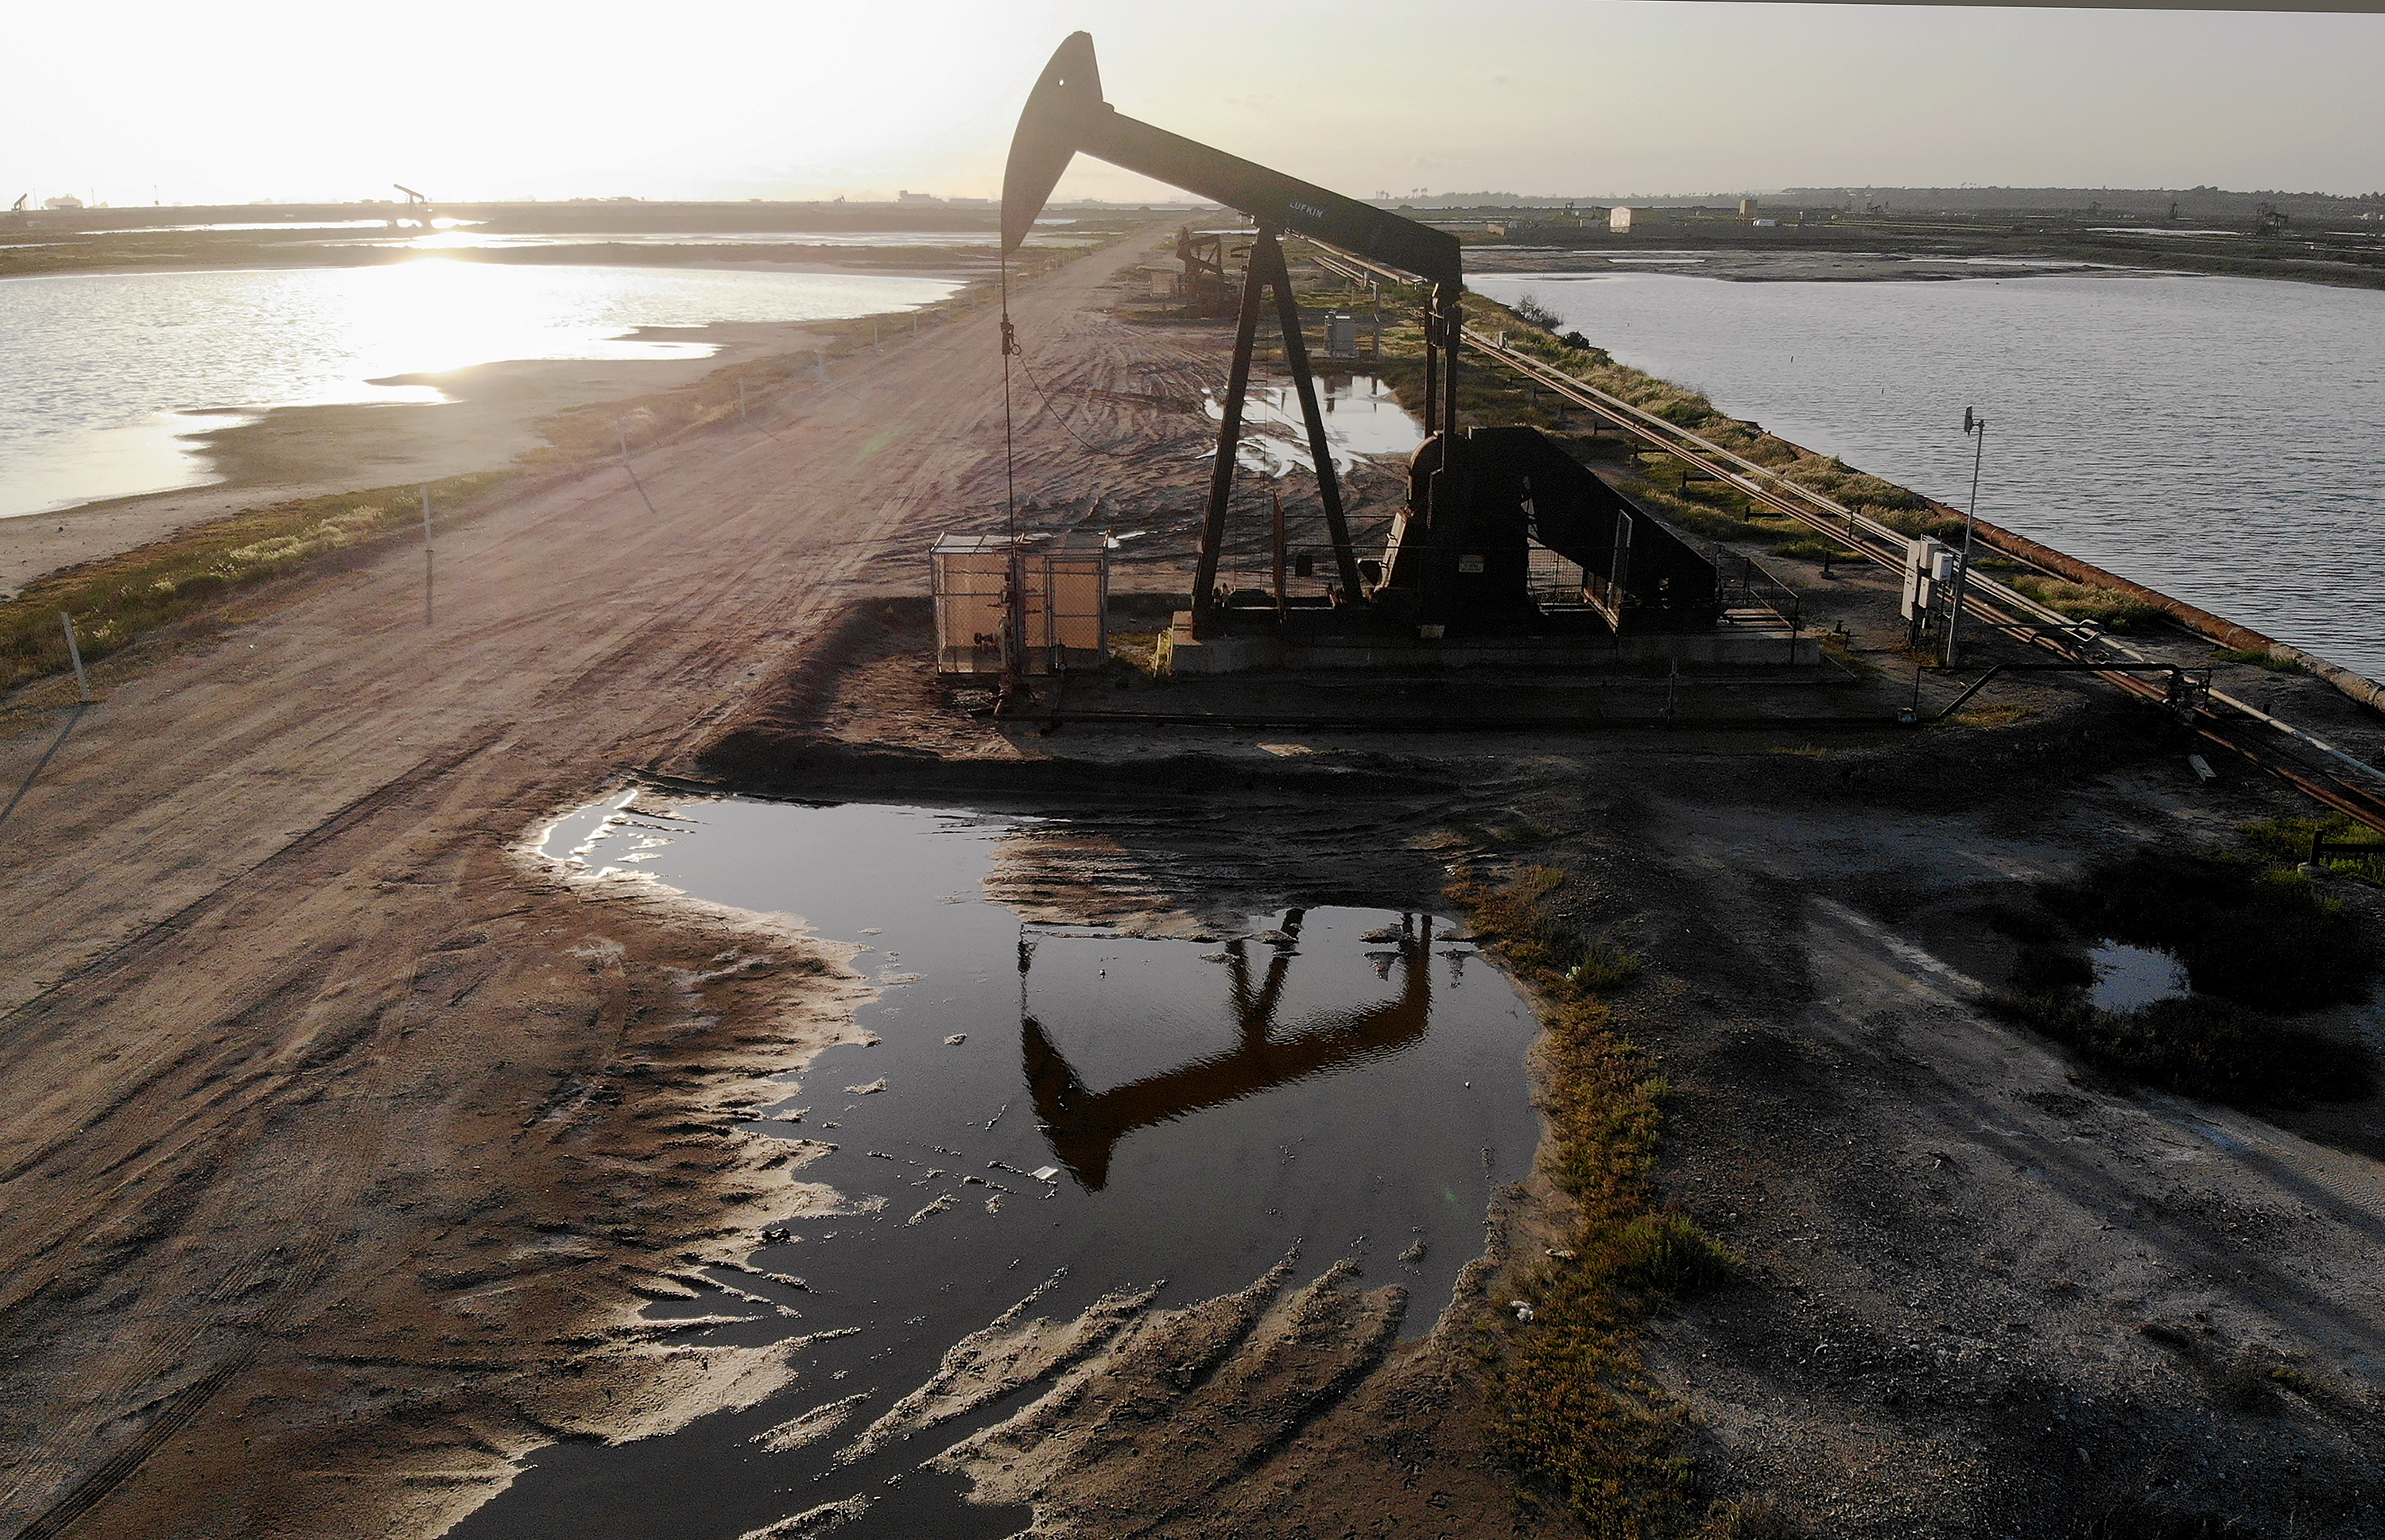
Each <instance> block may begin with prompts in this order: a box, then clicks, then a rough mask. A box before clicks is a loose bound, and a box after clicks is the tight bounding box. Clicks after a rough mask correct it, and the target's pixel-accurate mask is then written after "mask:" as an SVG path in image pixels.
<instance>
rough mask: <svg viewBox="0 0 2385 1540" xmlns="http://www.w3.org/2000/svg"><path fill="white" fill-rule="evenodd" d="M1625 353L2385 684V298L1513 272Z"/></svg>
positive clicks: (2134, 286)
mask: <svg viewBox="0 0 2385 1540" xmlns="http://www.w3.org/2000/svg"><path fill="white" fill-rule="evenodd" d="M1478 286H1479V287H1480V289H1481V290H1482V291H1483V292H1484V293H1486V294H1491V295H1492V296H1493V297H1495V298H1498V299H1502V300H1513V299H1515V298H1517V296H1519V295H1522V294H1530V295H1532V296H1533V297H1534V298H1535V299H1537V300H1539V301H1540V302H1541V303H1542V304H1543V305H1546V306H1548V307H1550V308H1551V309H1553V310H1555V311H1556V312H1557V313H1558V314H1559V315H1561V316H1563V317H1564V318H1565V321H1566V324H1567V326H1569V327H1578V328H1580V330H1581V331H1582V332H1584V333H1585V334H1586V335H1587V336H1588V337H1589V338H1590V340H1591V341H1592V342H1593V343H1596V344H1599V345H1600V346H1602V347H1605V348H1606V349H1608V350H1609V351H1610V352H1612V353H1613V354H1614V355H1615V357H1617V359H1618V360H1619V361H1621V362H1624V363H1628V364H1630V365H1633V366H1635V367H1637V368H1640V369H1646V370H1648V371H1649V372H1650V373H1652V374H1655V375H1659V376H1661V377H1663V378H1665V379H1667V380H1671V381H1675V382H1679V383H1681V384H1685V385H1691V386H1694V387H1695V388H1697V389H1699V390H1702V391H1704V392H1705V393H1706V394H1708V396H1709V397H1710V398H1711V399H1712V400H1713V401H1714V403H1715V404H1716V405H1717V407H1721V408H1722V409H1723V410H1725V411H1727V412H1729V413H1730V414H1732V415H1733V416H1736V417H1742V418H1752V419H1755V420H1757V421H1760V422H1762V423H1763V424H1764V426H1765V427H1766V428H1767V429H1769V430H1771V431H1772V432H1776V433H1779V434H1780V435H1782V436H1783V437H1785V438H1789V439H1792V440H1794V441H1795V442H1797V443H1799V444H1804V445H1805V446H1806V447H1808V448H1811V449H1815V450H1818V451H1820V452H1822V453H1824V454H1834V455H1838V456H1841V457H1843V458H1845V459H1846V460H1847V462H1848V463H1849V464H1852V465H1854V466H1857V467H1859V468H1861V469H1863V470H1869V471H1873V472H1875V473H1877V474H1879V475H1881V476H1885V477H1887V478H1888V479H1889V480H1891V481H1894V482H1902V483H1904V484H1905V485H1908V486H1911V487H1913V488H1915V489H1916V490H1917V491H1921V492H1925V493H1928V494H1929V495H1931V496H1934V497H1938V498H1940V499H1942V500H1943V501H1945V502H1948V503H1951V504H1953V505H1954V506H1955V507H1965V506H1967V504H1968V503H1969V501H1970V491H1971V451H1972V443H1971V441H1969V440H1967V439H1966V438H1965V437H1964V436H1963V432H1962V420H1963V408H1964V407H1976V408H1978V409H1979V410H1980V411H1982V412H1984V413H1985V414H1986V415H1987V417H1988V419H1989V420H1990V423H1991V428H1990V432H1991V434H1992V436H1991V437H1990V439H1989V440H1988V444H1987V450H1986V464H1985V468H1984V479H1983V482H1982V484H1981V488H1980V494H1979V513H1980V516H1981V517H1982V518H1986V519H1991V520H1995V521H1996V522H1998V523H2000V524H2003V525H2004V526H2006V527H2007V528H2010V529H2014V530H2017V531H2019V532H2021V533H2023V534H2026V535H2029V537H2030V538H2032V539H2035V540H2041V541H2043V542H2044V543H2046V544H2047V545H2053V546H2054V547H2056V548H2057V549H2060V550H2064V551H2067V552H2069V553H2071V554H2072V555H2074V556H2078V557H2083V558H2084V559H2086V560H2088V561H2092V562H2093V563H2095V564H2096V565H2098V566H2100V567H2104V568H2105V569H2107V570H2111V571H2114V572H2117V573H2119V574H2121V575H2122V576H2124V577H2129V578H2133V579H2135V580H2136V581H2138V582H2143V583H2146V584H2149V585H2151V586H2152V587H2154V588H2158V589H2160V590H2162V591H2163V592H2165V593H2168V594H2172V595H2177V596H2178V597H2179V598H2181V599H2185V600H2187V601H2189V602H2190V603H2192V604H2197V605H2200V606H2202V607H2204V608H2205V609H2208V610H2211V611H2212V612H2213V613H2215V614H2218V615H2222V616H2225V617H2227V618H2228V619H2229V620H2236V621H2239V622H2241V623H2242V624H2245V625H2249V626H2252V627H2253V628H2254V629H2255V630H2258V631H2263V632H2267V633H2269V634H2270V635H2272V636H2275V637H2278V638H2279V639H2280V640H2282V641H2288V642H2291V643H2294V644H2295V645H2299V646H2304V647H2307V648H2309V649H2310V650H2311V651H2312V652H2315V653H2317V654H2319V655H2320V656H2322V657H2328V658H2330V659H2332V660H2334V661H2336V662H2338V663H2341V664H2342V665H2344V666H2345V667H2347V668H2350V669H2354V670H2358V671H2360V672H2363V673H2366V674H2368V675H2369V676H2371V677H2372V678H2385V470H2380V462H2379V435H2380V432H2385V293H2377V292H2374V291H2370V290H2365V289H2339V288H2329V287H2327V286H2324V285H2320V284H2315V283H2288V282H2275V281H2269V280H2262V279H2237V278H2207V277H2188V276H2175V275H2166V274H2147V273H2128V274H2119V273H2113V274H2105V275H2099V276H2086V275H2080V276H2075V277H2074V276H2069V275H2049V276H2043V277H2031V278H2013V279H1988V278H1977V279H1966V280H1963V281H1961V282H1867V283H1799V282H1792V283H1732V282H1717V281H1715V280H1711V279H1701V278H1693V277H1687V276H1680V275H1675V274H1656V273H1631V274H1624V275H1600V276H1596V277H1583V276H1582V275H1579V274H1567V275H1558V274H1550V275H1514V276H1511V275H1504V274H1503V275H1499V276H1495V277H1485V278H1482V279H1481V280H1480V281H1479V284H1478Z"/></svg>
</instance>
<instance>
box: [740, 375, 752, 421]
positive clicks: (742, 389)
mask: <svg viewBox="0 0 2385 1540" xmlns="http://www.w3.org/2000/svg"><path fill="white" fill-rule="evenodd" d="M737 419H738V420H739V421H740V422H743V423H745V424H747V425H748V426H751V425H752V423H753V420H754V419H752V418H749V417H747V416H746V415H745V377H744V376H743V375H742V374H741V375H739V376H738V377H737Z"/></svg>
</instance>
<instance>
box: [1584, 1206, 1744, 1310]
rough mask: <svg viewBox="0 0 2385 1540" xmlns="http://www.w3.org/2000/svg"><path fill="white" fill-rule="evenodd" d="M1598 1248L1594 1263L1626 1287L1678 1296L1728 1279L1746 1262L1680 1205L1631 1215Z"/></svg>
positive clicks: (1689, 1293)
mask: <svg viewBox="0 0 2385 1540" xmlns="http://www.w3.org/2000/svg"><path fill="white" fill-rule="evenodd" d="M1600 1249H1601V1251H1602V1253H1603V1255H1602V1256H1600V1257H1599V1258H1598V1259H1597V1263H1596V1265H1599V1266H1603V1267H1604V1268H1605V1269H1606V1271H1607V1272H1608V1274H1609V1275H1610V1276H1611V1277H1613V1278H1614V1280H1615V1281H1616V1282H1617V1283H1619V1284H1621V1285H1622V1286H1623V1287H1625V1288H1629V1289H1635V1290H1638V1291H1641V1292H1642V1293H1654V1294H1662V1295H1667V1296H1671V1297H1673V1298H1676V1299H1679V1298H1683V1297H1686V1296H1689V1295H1692V1294H1695V1293H1697V1292H1698V1291H1700V1290H1701V1289H1705V1288H1710V1287H1712V1286H1713V1285H1714V1284H1717V1283H1724V1282H1727V1281H1728V1280H1729V1277H1730V1275H1731V1274H1732V1273H1733V1272H1734V1271H1737V1270H1738V1269H1739V1268H1740V1267H1742V1266H1743V1265H1744V1264H1743V1263H1742V1259H1741V1258H1739V1257H1738V1256H1737V1255H1735V1254H1734V1253H1732V1252H1731V1251H1730V1250H1729V1248H1728V1247H1726V1246H1723V1245H1722V1244H1721V1243H1720V1242H1718V1241H1717V1240H1716V1239H1715V1238H1714V1237H1713V1236H1711V1235H1709V1234H1707V1233H1705V1232H1704V1231H1703V1230H1701V1229H1699V1228H1698V1226H1697V1224H1696V1222H1695V1221H1692V1219H1691V1218H1690V1217H1689V1216H1688V1215H1687V1214H1684V1213H1682V1212H1680V1211H1679V1209H1667V1210H1666V1211H1665V1212H1663V1213H1658V1214H1635V1215H1633V1216H1632V1217H1631V1218H1630V1220H1628V1221H1625V1222H1624V1223H1623V1225H1622V1226H1621V1227H1620V1228H1618V1229H1617V1230H1614V1231H1612V1232H1610V1233H1608V1234H1607V1235H1606V1236H1605V1239H1604V1240H1603V1241H1602V1242H1601V1243H1600Z"/></svg>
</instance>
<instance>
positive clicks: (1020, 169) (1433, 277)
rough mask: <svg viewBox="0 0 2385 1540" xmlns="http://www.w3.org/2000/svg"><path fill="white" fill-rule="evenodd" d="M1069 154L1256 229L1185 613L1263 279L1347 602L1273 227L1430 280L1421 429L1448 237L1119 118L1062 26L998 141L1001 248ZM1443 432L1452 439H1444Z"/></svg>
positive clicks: (1345, 563)
mask: <svg viewBox="0 0 2385 1540" xmlns="http://www.w3.org/2000/svg"><path fill="white" fill-rule="evenodd" d="M1080 153H1082V154H1085V155H1090V156H1093V157H1097V158H1099V159H1102V160H1106V161H1108V162H1109V163H1110V164H1112V165H1114V166H1119V167H1123V168H1125V169H1127V170H1130V171H1137V172H1140V173H1142V174H1143V175H1144V176H1148V177H1152V178H1155V179H1156V180H1158V181H1161V182H1168V183H1170V184H1171V185H1173V186H1177V187H1181V188H1183V189H1184V190H1185V191H1186V192H1189V193H1194V194H1199V195H1201V196H1202V197H1205V198H1211V199H1215V200H1216V201H1217V202H1218V203H1221V204H1224V205H1226V206H1227V207H1230V208H1238V209H1241V210H1242V212H1243V213H1245V214H1248V215H1249V216H1251V217H1252V218H1253V219H1255V220H1256V221H1257V223H1258V227H1259V230H1258V238H1257V240H1256V241H1255V243H1254V244H1253V245H1252V248H1251V255H1250V269H1249V271H1248V272H1247V273H1246V274H1245V275H1244V279H1243V284H1242V313H1241V315H1240V316H1239V317H1238V318H1237V325H1236V328H1235V337H1234V365H1233V370H1232V372H1231V374H1230V377H1229V385H1228V389H1227V400H1226V403H1225V407H1226V411H1225V422H1224V424H1223V426H1222V428H1221V430H1220V432H1219V433H1218V440H1217V466H1216V467H1215V469H1214V470H1212V471H1211V474H1210V482H1209V506H1208V509H1207V518H1206V520H1205V523H1204V530H1203V537H1202V545H1201V562H1200V568H1199V577H1198V580H1197V582H1196V586H1195V589H1194V592H1193V605H1194V607H1195V612H1196V615H1202V616H1205V615H1206V614H1207V612H1208V609H1209V607H1210V606H1211V604H1212V595H1213V590H1214V588H1215V586H1216V582H1217V559H1218V556H1219V552H1220V549H1221V546H1222V543H1223V540H1224V532H1225V511H1226V509H1225V506H1226V498H1227V495H1228V494H1229V493H1230V490H1231V488H1232V484H1233V461H1234V450H1235V445H1236V443H1237V441H1238V440H1239V439H1240V436H1241V433H1242V403H1243V400H1244V398H1245V396H1246V394H1248V390H1249V383H1250V355H1251V350H1252V347H1253V346H1254V344H1255V342H1256V340H1257V327H1258V312H1259V307H1260V306H1261V303H1262V295H1263V293H1264V291H1265V290H1266V289H1267V288H1269V287H1272V288H1273V289H1274V290H1275V292H1276V307H1277V312H1278V317H1279V319H1280V322H1281V324H1282V327H1283V332H1284V353H1285V361H1286V363H1287V364H1288V365H1289V366H1290V368H1291V369H1292V380H1293V385H1294V388H1295V389H1296V390H1297V391H1298V392H1299V394H1300V405H1301V413H1302V415H1303V417H1304V418H1305V419H1306V423H1307V428H1308V445H1309V454H1310V457H1311V459H1312V460H1313V461H1314V463H1315V465H1316V467H1317V488H1318V495H1319V497H1320V499H1321V500H1322V501H1323V502H1324V504H1325V511H1326V520H1327V524H1328V526H1329V530H1330V535H1331V538H1332V540H1333V548H1334V557H1335V559H1336V562H1337V564H1338V567H1339V570H1340V576H1341V580H1342V587H1343V591H1344V593H1345V595H1347V597H1349V598H1351V599H1353V600H1355V599H1356V598H1357V597H1359V588H1358V582H1359V580H1358V567H1357V555H1356V552H1355V550H1353V549H1352V547H1351V545H1350V539H1349V532H1348V528H1347V520H1346V519H1345V518H1344V516H1343V513H1342V498H1341V487H1340V483H1339V481H1338V479H1337V478H1336V477H1335V475H1334V473H1333V459H1332V456H1331V455H1330V452H1329V451H1328V448H1327V444H1326V439H1325V419H1324V416H1323V414H1322V412H1320V411H1319V409H1318V407H1317V391H1316V386H1315V384H1314V382H1311V380H1310V379H1309V375H1308V356H1307V348H1306V346H1305V344H1304V342H1303V341H1302V338H1301V332H1300V313H1299V309H1298V307H1297V305H1296V303H1295V301H1294V300H1293V297H1292V280H1291V274H1290V270H1289V269H1287V268H1286V266H1285V264H1284V260H1283V248H1282V244H1281V241H1280V236H1281V235H1282V234H1283V233H1284V232H1292V233H1295V234H1299V235H1305V236H1306V237H1308V238H1309V239H1310V240H1313V241H1316V242H1318V243H1319V244H1323V245H1326V246H1329V247H1331V248H1334V249H1337V250H1341V251H1346V252H1348V253H1350V254H1351V255H1353V256H1355V257H1365V258H1367V259H1369V260H1370V261H1373V262H1378V263H1380V264H1382V265H1383V266H1385V267H1389V268H1392V269H1397V270H1399V271H1401V272H1405V273H1412V274H1414V275H1416V277H1417V278H1418V279H1419V280H1421V281H1422V282H1424V283H1426V284H1427V285H1428V286H1429V287H1430V293H1431V298H1430V305H1429V308H1428V310H1427V315H1426V323H1427V326H1426V330H1427V342H1428V345H1427V349H1426V354H1427V367H1428V369H1429V370H1430V371H1431V373H1430V380H1431V382H1432V388H1431V389H1430V391H1429V393H1428V394H1429V395H1430V397H1431V400H1430V402H1429V404H1428V405H1427V407H1426V412H1427V419H1428V420H1427V427H1428V430H1430V429H1431V428H1432V426H1433V424H1434V420H1435V419H1438V420H1439V422H1440V423H1441V424H1442V425H1449V424H1453V423H1454V422H1455V417H1456V405H1457V350H1458V347H1459V345H1460V344H1461V342H1462V340H1463V333H1464V328H1463V326H1462V324H1461V321H1462V316H1461V313H1460V310H1459V302H1458V296H1459V294H1460V293H1461V292H1462V291H1463V289H1464V286H1465V283H1464V266H1463V262H1462V260H1461V257H1460V253H1459V247H1458V242H1457V237H1455V235H1452V234H1450V233H1449V232H1447V231H1442V230H1435V229H1433V228H1432V227H1431V226H1430V225H1423V224H1418V223H1417V222H1416V221H1415V220H1413V219H1402V218H1400V217H1399V216H1398V215H1396V214H1393V213H1390V212H1388V211H1387V210H1384V209H1380V208H1377V207H1374V206H1373V205H1372V204H1367V203H1361V202H1360V201H1358V200H1357V199H1355V198H1351V197H1345V196H1343V195H1342V194H1339V193H1335V192H1332V191H1330V190H1329V189H1326V188H1323V187H1319V186H1317V185H1316V184H1315V183H1313V182H1302V181H1301V180H1299V179H1298V178H1297V177H1289V176H1286V175H1284V174H1283V173H1282V172H1280V171H1276V170H1271V169H1268V168H1267V167H1265V166H1261V165H1258V164H1257V163H1255V162H1254V161H1248V160H1244V159H1242V158H1241V157H1239V156H1231V155H1228V154H1227V153H1225V152H1224V151H1223V150H1218V149H1213V148H1211V147H1210V146H1209V145H1206V144H1199V143H1197V142H1195V141H1193V140H1190V139H1186V138H1184V137H1182V136H1181V135H1179V134H1173V133H1169V132H1168V131H1166V130H1164V129H1157V128H1154V127H1152V126H1151V125H1150V124H1148V123H1143V122H1138V121H1137V120H1136V119H1132V118H1129V117H1127V116H1126V115H1125V114H1123V113H1121V112H1119V111H1118V109H1117V108H1115V107H1113V106H1110V105H1109V104H1108V103H1107V102H1105V101H1104V100H1102V82H1101V71H1100V69H1099V67H1098V65H1097V64H1096V63H1095V61H1094V58H1093V37H1092V35H1091V34H1090V33H1086V32H1072V33H1070V34H1069V36H1068V41H1066V42H1064V43H1062V44H1060V46H1059V49H1058V50H1057V51H1056V52H1055V53H1054V54H1053V56H1052V60H1051V62H1050V63H1049V64H1047V65H1045V66H1044V67H1043V75H1042V76H1041V77H1040V78H1039V79H1038V80H1037V81H1036V82H1035V89H1034V90H1033V91H1032V92H1031V93H1030V94H1029V95H1028V98H1027V106H1026V109H1025V110H1024V111H1022V112H1021V113H1020V114H1019V118H1018V133H1017V134H1016V135H1015V136H1014V137H1013V138H1012V140H1011V144H1010V161H1009V165H1008V167H1007V169H1005V173H1004V176H1003V182H1002V246H1003V250H1004V251H1005V253H1006V252H1010V251H1015V250H1017V249H1018V244H1019V243H1020V242H1022V241H1024V240H1025V239H1026V238H1027V235H1028V232H1030V231H1031V230H1033V229H1034V227H1035V219H1036V217H1037V216H1038V215H1040V214H1041V213H1043V206H1044V204H1045V203H1046V202H1047V201H1048V200H1049V199H1050V197H1051V195H1052V189H1053V188H1054V187H1055V186H1056V185H1057V184H1058V183H1059V181H1060V175H1061V173H1062V172H1063V171H1065V170H1067V169H1068V162H1069V161H1070V160H1072V159H1074V158H1075V157H1077V156H1078V155H1079V154H1080ZM1450 442H1451V443H1452V444H1455V438H1454V436H1453V437H1452V439H1451V441H1450ZM1446 458H1447V457H1446V456H1444V462H1445V461H1446Z"/></svg>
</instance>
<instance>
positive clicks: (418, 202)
mask: <svg viewBox="0 0 2385 1540" xmlns="http://www.w3.org/2000/svg"><path fill="white" fill-rule="evenodd" d="M390 185H391V186H392V187H394V188H396V189H397V190H398V191H399V192H401V193H403V194H406V213H408V214H410V215H412V216H413V217H414V218H415V219H419V220H420V221H421V222H422V228H423V229H425V230H428V229H430V228H431V195H430V194H427V193H418V192H416V191H415V190H414V189H413V188H411V187H408V186H407V185H406V183H404V182H391V183H390Z"/></svg>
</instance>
